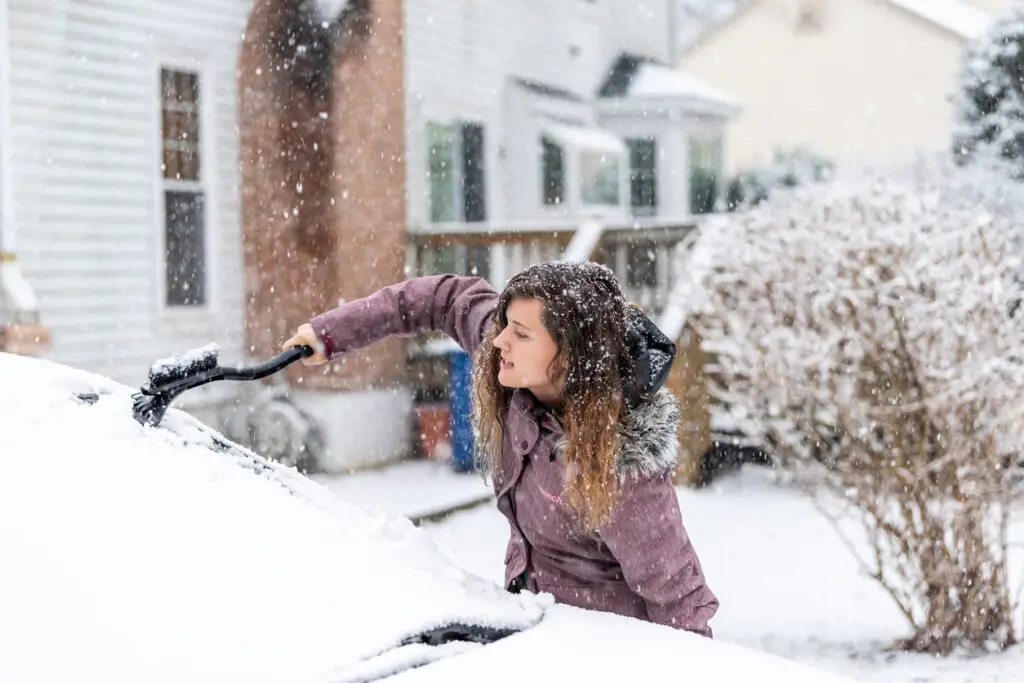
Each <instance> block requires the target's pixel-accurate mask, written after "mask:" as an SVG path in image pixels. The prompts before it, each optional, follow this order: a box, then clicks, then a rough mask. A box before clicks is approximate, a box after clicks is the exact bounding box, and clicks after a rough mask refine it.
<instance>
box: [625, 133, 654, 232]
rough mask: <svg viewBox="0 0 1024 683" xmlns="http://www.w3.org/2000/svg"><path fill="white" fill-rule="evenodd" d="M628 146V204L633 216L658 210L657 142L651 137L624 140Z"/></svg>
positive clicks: (650, 213) (646, 214)
mask: <svg viewBox="0 0 1024 683" xmlns="http://www.w3.org/2000/svg"><path fill="white" fill-rule="evenodd" d="M626 146H627V147H628V148H629V205H630V207H632V209H633V215H635V216H653V215H654V214H656V213H657V212H658V164H657V159H656V155H657V150H658V147H657V143H656V142H655V140H654V139H653V138H636V139H632V140H626Z"/></svg>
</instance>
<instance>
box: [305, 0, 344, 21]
mask: <svg viewBox="0 0 1024 683" xmlns="http://www.w3.org/2000/svg"><path fill="white" fill-rule="evenodd" d="M347 4H348V0H314V2H313V7H314V8H315V9H316V13H317V15H318V16H319V17H320V18H321V19H323V20H325V21H333V20H334V19H337V18H338V15H339V14H341V10H343V9H345V5H347Z"/></svg>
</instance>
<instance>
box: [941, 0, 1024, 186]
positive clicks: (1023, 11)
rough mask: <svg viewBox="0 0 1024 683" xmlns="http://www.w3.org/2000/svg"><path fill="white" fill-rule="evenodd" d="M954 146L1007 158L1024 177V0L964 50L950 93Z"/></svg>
mask: <svg viewBox="0 0 1024 683" xmlns="http://www.w3.org/2000/svg"><path fill="white" fill-rule="evenodd" d="M953 152H954V154H955V155H956V157H957V159H958V160H959V161H960V162H967V161H970V160H973V159H975V158H977V157H979V156H981V157H985V156H990V157H997V158H1002V159H1004V160H1006V161H1009V162H1010V163H1011V174H1012V175H1013V176H1014V177H1016V178H1024V2H1021V1H1020V0H1014V2H1013V3H1011V5H1010V6H1009V7H1008V8H1007V9H1006V10H1005V11H1004V12H1003V13H1002V14H1001V15H1000V17H999V18H998V19H996V20H995V21H994V22H993V23H992V25H991V26H990V27H989V29H988V30H987V31H986V32H985V33H984V34H983V35H981V36H980V37H979V38H977V39H975V40H974V41H973V42H972V43H970V44H968V46H967V48H966V49H965V50H964V55H963V61H962V65H961V71H960V77H959V84H958V87H957V92H956V94H955V97H954V132H953Z"/></svg>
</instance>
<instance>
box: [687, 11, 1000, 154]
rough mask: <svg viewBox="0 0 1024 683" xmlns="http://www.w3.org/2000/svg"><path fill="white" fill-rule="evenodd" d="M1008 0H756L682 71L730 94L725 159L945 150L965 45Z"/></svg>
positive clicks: (694, 50) (706, 34)
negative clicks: (800, 151)
mask: <svg viewBox="0 0 1024 683" xmlns="http://www.w3.org/2000/svg"><path fill="white" fill-rule="evenodd" d="M1007 4H1008V0H749V1H748V2H745V3H739V5H738V7H737V9H736V11H735V12H734V13H733V14H732V16H731V17H729V18H728V19H726V20H725V21H723V22H721V23H719V24H718V25H717V26H715V27H711V28H708V29H707V30H705V31H703V32H702V34H701V36H700V38H699V39H698V40H697V42H695V43H693V44H692V45H690V46H689V48H687V49H686V50H685V52H684V53H683V55H682V56H681V58H680V60H679V67H680V68H681V69H682V70H683V71H685V72H686V73H688V74H691V75H693V76H695V77H697V78H699V79H701V80H703V81H705V82H709V83H713V84H715V86H716V87H720V88H722V89H723V90H725V91H727V92H729V93H731V94H732V95H734V96H735V97H736V98H737V99H738V100H740V102H741V104H742V107H743V111H742V113H741V114H739V115H738V116H737V117H736V118H735V119H734V120H733V122H732V124H731V126H730V129H729V144H728V146H727V147H726V148H725V149H724V150H723V154H724V167H725V170H726V171H727V172H728V173H733V172H736V171H737V170H742V169H744V168H748V167H750V166H753V165H757V164H759V163H763V162H765V161H768V160H770V159H771V156H772V152H773V150H774V149H776V148H791V147H795V146H806V147H808V148H809V149H810V150H812V151H814V152H817V153H820V154H823V155H825V156H827V157H829V158H830V159H832V160H833V161H834V162H835V163H836V164H837V166H838V168H839V170H840V171H842V170H848V169H850V168H856V167H858V166H862V165H864V164H875V163H887V162H891V161H898V160H900V159H903V158H906V157H908V156H911V155H913V154H914V153H915V152H916V151H919V150H921V151H934V150H943V149H947V148H948V147H949V145H950V141H951V134H952V113H953V111H952V105H951V101H950V95H951V94H952V92H953V90H954V88H955V84H956V78H957V72H958V70H959V66H960V56H961V53H962V49H963V47H964V45H965V44H966V42H967V41H968V40H970V39H971V38H972V37H974V36H977V35H978V34H980V33H981V32H982V31H984V29H985V27H986V26H987V25H988V23H989V22H990V21H991V19H992V18H993V17H994V16H995V15H996V13H998V11H999V10H1000V9H1001V8H1002V7H1003V6H1005V5H1007Z"/></svg>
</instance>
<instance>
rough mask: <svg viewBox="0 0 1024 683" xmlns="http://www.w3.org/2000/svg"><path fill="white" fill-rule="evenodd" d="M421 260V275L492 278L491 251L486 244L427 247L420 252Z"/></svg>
mask: <svg viewBox="0 0 1024 683" xmlns="http://www.w3.org/2000/svg"><path fill="white" fill-rule="evenodd" d="M419 260H420V264H419V267H420V273H419V274H420V275H441V274H444V273H458V274H460V275H476V276H478V277H482V278H483V279H485V280H488V279H490V277H491V249H490V247H489V246H487V245H484V244H480V245H475V244H470V245H462V244H436V245H425V246H423V247H421V248H420V250H419Z"/></svg>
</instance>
